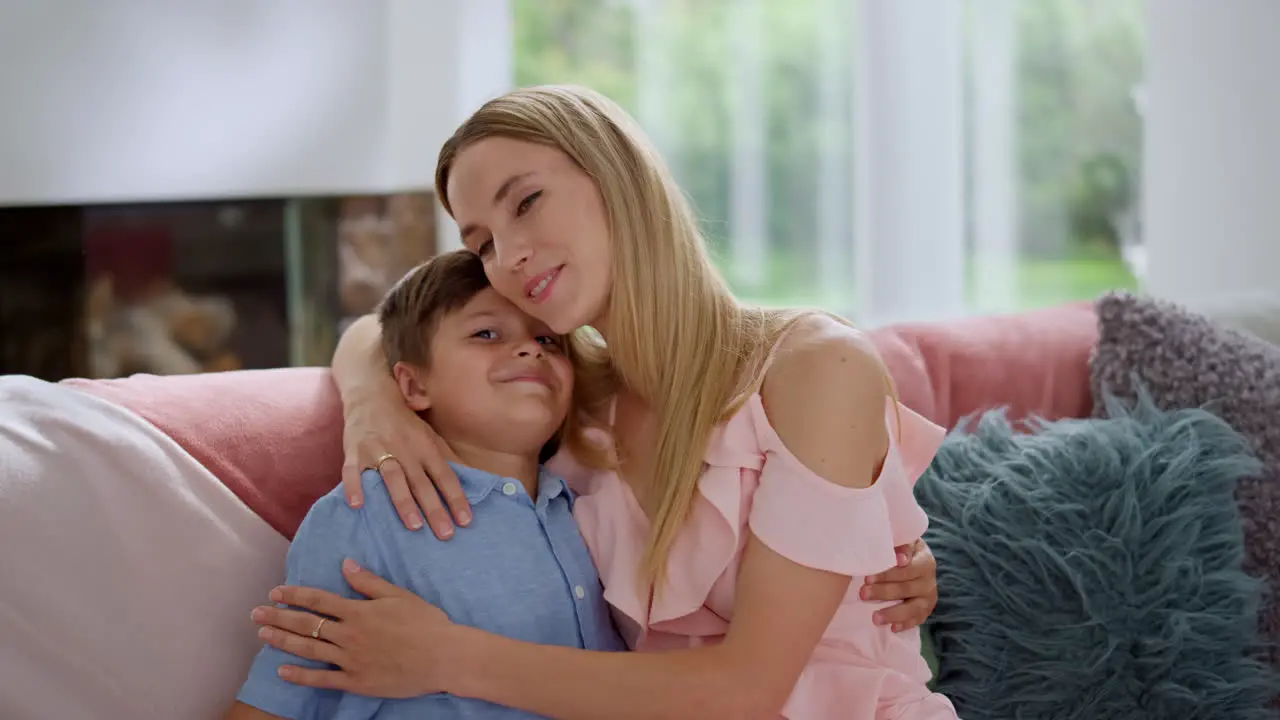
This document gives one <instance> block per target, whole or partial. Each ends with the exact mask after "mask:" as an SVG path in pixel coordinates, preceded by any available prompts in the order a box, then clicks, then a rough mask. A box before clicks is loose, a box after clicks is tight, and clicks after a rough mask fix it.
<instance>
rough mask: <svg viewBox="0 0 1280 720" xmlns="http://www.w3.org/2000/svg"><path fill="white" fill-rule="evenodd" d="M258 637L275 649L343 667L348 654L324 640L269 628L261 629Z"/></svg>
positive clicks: (326, 625)
mask: <svg viewBox="0 0 1280 720" xmlns="http://www.w3.org/2000/svg"><path fill="white" fill-rule="evenodd" d="M328 627H329V626H328V623H326V624H325V628H326V629H328ZM258 637H259V638H261V639H262V641H263V642H265V643H267V644H268V645H270V646H271V647H273V648H276V649H279V650H283V651H284V652H287V653H289V654H290V655H297V656H298V657H300V658H306V659H307V660H318V661H320V662H325V663H332V664H334V665H337V666H339V667H341V666H342V664H343V660H345V659H346V653H344V652H343V651H342V648H341V647H339V646H337V645H334V644H333V643H330V642H325V641H324V640H316V639H314V638H310V637H302V636H301V635H294V634H293V633H288V632H285V631H283V630H277V629H275V628H269V627H264V628H259V629H258Z"/></svg>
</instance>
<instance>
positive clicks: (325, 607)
mask: <svg viewBox="0 0 1280 720" xmlns="http://www.w3.org/2000/svg"><path fill="white" fill-rule="evenodd" d="M270 596H271V599H272V600H273V601H275V602H278V603H283V604H285V605H289V606H291V607H294V608H298V609H301V610H310V611H311V612H313V613H316V614H318V615H326V616H328V617H331V618H337V619H339V620H341V619H343V618H346V617H350V616H351V613H352V612H353V611H354V610H355V609H356V606H357V603H359V602H362V601H360V600H349V599H347V598H344V597H342V596H341V595H335V594H333V593H331V592H329V591H327V590H321V589H319V588H310V587H300V586H298V585H281V586H280V587H277V588H275V589H273V590H272V591H271V593H270ZM316 621H317V622H319V618H316ZM307 632H308V633H309V632H311V630H309V629H308V630H307Z"/></svg>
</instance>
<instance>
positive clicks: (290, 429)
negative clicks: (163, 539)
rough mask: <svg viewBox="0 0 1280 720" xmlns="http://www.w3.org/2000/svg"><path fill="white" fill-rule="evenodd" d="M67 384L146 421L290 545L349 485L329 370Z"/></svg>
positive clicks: (338, 404) (338, 407) (339, 415)
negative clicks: (305, 521) (315, 511)
mask: <svg viewBox="0 0 1280 720" xmlns="http://www.w3.org/2000/svg"><path fill="white" fill-rule="evenodd" d="M63 384H66V385H70V386H72V387H75V388H77V389H79V390H81V391H84V392H87V393H89V394H91V395H96V396H98V397H100V398H103V399H105V400H108V401H110V402H113V403H116V404H117V405H120V406H123V407H125V408H128V409H129V410H132V411H133V412H135V413H137V414H138V415H141V416H142V417H143V418H146V419H147V420H148V421H149V422H151V423H152V424H153V425H155V426H156V427H157V428H159V429H160V430H162V431H163V432H164V433H165V434H166V435H168V436H169V437H171V438H173V439H174V440H175V441H176V442H177V443H178V444H179V445H181V446H182V447H183V449H185V450H186V451H187V452H188V453H190V454H191V455H192V456H194V457H195V458H196V460H199V461H200V463H201V464H203V465H204V466H205V467H206V468H208V469H209V471H210V472H212V473H213V474H214V475H215V476H217V477H218V478H219V479H220V480H222V482H223V483H224V484H225V485H226V486H227V487H228V488H230V489H231V491H232V492H233V493H235V494H236V496H237V497H239V498H240V499H241V500H242V501H243V502H244V503H245V504H246V505H248V506H249V507H251V508H253V510H254V511H255V512H257V513H258V515H260V516H261V517H262V518H263V519H264V520H266V521H267V523H268V524H270V525H271V527H273V528H275V529H276V530H277V531H278V532H280V533H281V534H283V535H284V536H285V537H288V538H292V537H293V534H294V533H295V532H297V530H298V525H300V524H301V523H302V517H303V516H304V515H306V514H307V510H308V508H310V507H311V504H312V503H314V502H315V501H316V499H317V498H319V497H320V496H321V495H324V494H325V493H327V492H329V491H330V490H332V489H333V488H334V487H335V486H337V484H338V483H339V482H341V481H342V405H341V402H340V400H339V398H338V391H337V388H335V387H334V385H333V381H332V380H331V378H330V376H329V370H328V368H285V369H278V370H242V371H237V372H226V373H208V374H203V375H174V376H167V377H161V376H156V375H134V376H132V377H129V378H125V379H120V380H64V381H63Z"/></svg>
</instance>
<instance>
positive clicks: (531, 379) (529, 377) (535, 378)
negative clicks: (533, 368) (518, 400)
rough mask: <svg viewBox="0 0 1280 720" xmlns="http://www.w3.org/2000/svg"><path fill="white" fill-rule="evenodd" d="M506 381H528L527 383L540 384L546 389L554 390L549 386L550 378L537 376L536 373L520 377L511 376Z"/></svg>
mask: <svg viewBox="0 0 1280 720" xmlns="http://www.w3.org/2000/svg"><path fill="white" fill-rule="evenodd" d="M507 382H508V383H528V384H532V385H541V386H542V387H544V388H546V389H548V390H554V389H555V388H553V387H551V381H550V380H548V379H547V378H544V377H538V376H536V375H521V376H520V377H513V378H511V379H510V380H508V381H507Z"/></svg>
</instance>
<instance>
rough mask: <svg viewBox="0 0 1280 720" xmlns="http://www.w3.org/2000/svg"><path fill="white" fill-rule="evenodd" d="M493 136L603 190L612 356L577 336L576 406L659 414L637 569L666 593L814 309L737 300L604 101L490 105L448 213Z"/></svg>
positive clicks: (654, 160)
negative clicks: (769, 376)
mask: <svg viewBox="0 0 1280 720" xmlns="http://www.w3.org/2000/svg"><path fill="white" fill-rule="evenodd" d="M491 137H504V138H511V139H515V140H522V141H526V142H532V143H538V144H541V145H546V146H550V147H554V148H557V149H559V150H561V151H562V152H564V153H565V154H566V155H568V156H569V157H570V158H571V159H572V160H573V161H574V162H575V163H577V165H578V166H579V167H580V168H582V170H584V171H585V172H586V173H587V174H588V175H590V176H591V177H592V178H593V179H594V180H595V183H596V187H597V188H598V190H599V193H600V196H601V198H602V201H603V204H604V208H605V211H606V213H607V216H608V223H609V231H610V240H611V242H612V243H613V267H612V289H611V293H610V298H609V303H608V308H607V310H606V321H607V323H608V325H607V327H608V328H609V339H608V345H607V347H606V346H605V345H604V344H603V342H602V341H601V339H600V338H599V336H598V335H595V334H594V333H590V332H582V331H579V332H577V333H575V335H574V339H573V343H574V344H575V346H576V347H575V349H576V354H577V357H578V358H579V361H580V363H579V367H580V368H582V370H581V374H580V376H579V378H578V384H577V387H578V391H579V392H578V393H577V397H576V398H575V400H576V401H577V402H579V403H580V405H579V407H582V408H586V409H587V411H588V412H587V414H588V415H593V416H594V417H596V418H602V417H603V412H602V411H603V409H604V408H606V407H607V406H608V403H609V402H610V400H611V399H612V398H613V397H614V396H615V395H616V393H617V392H618V390H619V389H620V388H625V389H627V390H629V391H631V392H633V393H635V394H637V395H638V396H639V397H641V398H643V399H644V400H645V402H646V403H648V404H649V406H650V407H651V408H652V409H653V410H654V412H656V414H657V420H658V423H657V444H656V448H655V455H654V458H653V464H652V472H651V476H650V477H647V478H635V477H628V478H627V480H628V483H629V484H630V485H632V487H634V488H637V489H639V490H641V492H640V493H639V494H640V495H641V497H642V498H643V500H642V503H644V504H645V505H646V512H651V513H652V514H651V518H652V532H651V536H650V538H649V543H648V548H647V550H646V552H645V556H644V560H643V562H642V566H641V567H640V568H639V569H638V571H639V573H640V580H641V581H642V583H643V585H642V587H645V588H648V587H650V586H652V587H653V588H654V592H659V591H660V590H661V588H662V586H663V584H664V580H665V576H666V568H667V558H668V555H669V554H670V551H671V547H672V545H673V543H674V542H675V539H676V537H677V536H678V534H679V532H680V529H681V527H682V526H683V523H684V521H685V519H686V517H687V516H688V514H689V509H690V507H691V505H692V503H693V501H694V496H695V493H696V491H697V484H698V479H699V478H700V477H701V474H702V471H703V467H704V466H703V458H704V455H705V453H706V448H707V444H708V442H709V441H710V439H711V434H712V432H713V431H714V430H715V427H716V426H717V425H719V424H720V423H722V422H723V421H725V420H727V419H728V418H729V417H730V416H732V414H733V413H735V412H737V411H738V410H739V409H740V408H741V407H742V405H743V404H744V403H745V402H746V400H747V399H748V398H749V397H750V396H751V395H752V394H753V393H755V392H756V391H758V390H759V388H760V385H761V383H762V381H763V379H764V372H765V369H766V368H767V366H768V363H769V361H770V359H771V357H772V354H773V352H774V348H775V347H776V346H777V344H778V341H779V339H780V338H781V336H782V334H783V333H784V332H785V331H786V329H787V328H788V327H790V326H791V325H792V324H793V323H794V322H795V321H796V320H797V319H799V318H800V317H802V316H804V315H806V314H811V313H812V312H814V311H801V310H776V309H765V308H758V307H748V306H744V305H742V304H740V303H739V302H738V301H737V300H736V299H735V298H734V297H733V295H732V293H731V292H730V290H729V287H728V285H727V284H726V283H725V281H724V279H723V278H722V276H721V275H720V273H719V272H718V271H717V269H716V268H715V266H714V265H713V264H712V262H711V258H710V256H709V254H708V252H707V249H706V241H705V239H704V238H703V236H702V233H701V231H700V230H699V227H698V223H697V220H696V218H695V215H694V213H693V210H692V208H691V206H690V203H689V202H688V199H687V198H686V197H685V195H684V194H683V192H681V191H680V189H679V187H678V186H677V184H676V182H675V181H674V179H673V177H672V175H671V173H670V171H669V170H668V168H667V166H666V164H665V163H664V162H663V161H662V159H661V157H660V156H659V155H658V153H657V152H656V150H655V148H654V147H653V146H652V144H651V142H650V141H649V139H648V138H647V136H646V135H645V134H644V132H643V131H641V130H640V128H639V126H638V125H637V124H636V123H635V121H634V120H632V119H631V118H630V116H628V115H627V113H626V112H625V111H623V110H622V109H621V108H620V107H618V106H617V105H616V104H615V103H614V102H612V101H611V100H609V99H608V98H606V97H604V96H603V95H600V94H599V93H596V92H594V91H592V90H589V89H586V88H581V87H576V86H563V85H561V86H539V87H533V88H525V89H521V90H516V91H514V92H511V93H508V94H506V95H503V96H501V97H498V98H496V99H494V100H491V101H489V102H488V103H486V104H485V105H484V106H482V107H481V108H480V109H479V110H477V111H476V112H475V114H473V115H472V116H471V117H470V118H468V119H467V120H466V121H465V122H464V123H463V124H462V125H461V127H459V128H458V130H457V131H456V132H455V133H454V135H453V136H452V137H451V138H449V140H448V141H447V142H445V144H444V147H443V148H442V149H441V151H440V157H439V162H438V164H437V167H436V180H435V182H436V192H437V194H438V195H439V197H440V199H441V201H442V203H443V204H444V207H445V209H446V210H447V211H449V213H450V214H451V215H452V210H451V209H450V205H449V199H448V194H447V187H448V182H449V173H450V170H451V169H452V166H453V163H454V161H455V160H456V158H457V156H458V153H460V152H461V151H462V150H463V149H465V148H467V147H468V146H470V145H472V144H474V143H477V142H479V141H481V140H483V139H485V138H491ZM833 317H835V316H833ZM837 319H839V320H840V321H841V322H846V324H847V321H844V320H843V319H840V318H837ZM579 429H580V428H579V427H576V426H575V427H570V428H567V431H566V437H565V445H566V446H567V447H569V448H570V450H571V451H573V452H574V453H575V455H577V456H579V459H580V460H581V461H582V462H584V463H586V464H589V465H593V466H595V467H598V468H609V467H611V466H614V467H616V464H615V463H616V458H615V459H614V461H611V460H610V459H609V458H608V457H607V456H606V454H605V453H601V452H598V448H596V447H593V446H591V445H590V444H586V443H584V441H583V439H582V438H579V437H577V436H578V435H579V433H578V432H577V431H578V430H579ZM615 445H616V443H615ZM645 501H647V502H645Z"/></svg>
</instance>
